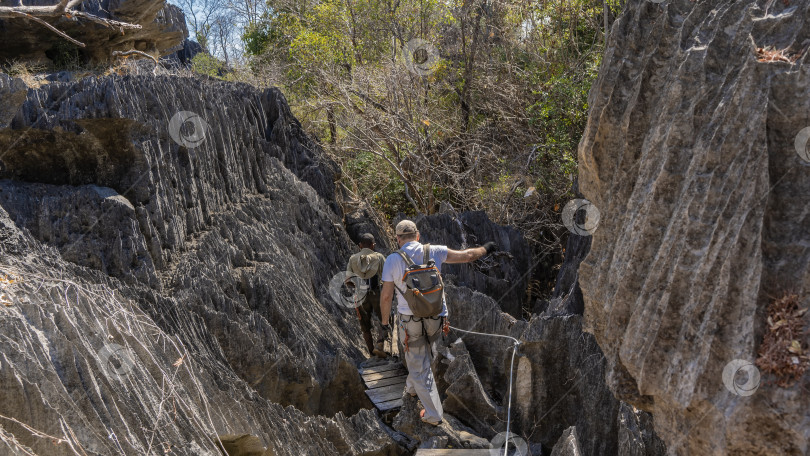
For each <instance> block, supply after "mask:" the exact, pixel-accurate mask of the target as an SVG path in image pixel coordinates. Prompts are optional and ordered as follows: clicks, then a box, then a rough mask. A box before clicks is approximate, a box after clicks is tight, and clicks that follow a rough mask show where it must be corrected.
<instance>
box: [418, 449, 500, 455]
mask: <svg viewBox="0 0 810 456" xmlns="http://www.w3.org/2000/svg"><path fill="white" fill-rule="evenodd" d="M489 451H490V450H486V449H484V450H465V449H463V448H460V449H456V448H453V449H451V450H428V449H424V448H423V449H421V450H416V456H490V455H491V454H492V453H490V452H489ZM501 451H503V450H501Z"/></svg>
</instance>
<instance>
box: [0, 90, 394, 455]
mask: <svg viewBox="0 0 810 456" xmlns="http://www.w3.org/2000/svg"><path fill="white" fill-rule="evenodd" d="M18 106H19V107H18V109H17V110H16V112H14V113H13V120H11V122H10V125H8V126H6V127H4V128H0V143H2V150H4V151H5V152H4V154H3V155H2V157H0V160H2V161H3V163H4V165H5V166H4V169H3V170H2V178H0V271H2V272H0V277H4V276H6V275H8V276H11V277H14V278H15V279H20V280H21V282H19V283H18V284H14V285H13V286H9V287H7V286H5V285H3V286H4V289H3V290H2V293H4V295H5V296H6V297H7V298H8V302H9V303H10V305H0V328H1V329H2V330H1V331H0V378H1V379H2V384H3V388H0V416H3V417H9V418H13V419H15V420H18V421H19V422H20V423H23V424H24V425H27V426H30V427H31V428H32V429H36V430H37V432H42V433H45V434H48V435H53V436H55V437H57V438H63V439H65V440H66V441H68V440H69V441H70V442H71V444H72V445H74V446H77V445H78V446H81V447H82V449H83V450H84V451H85V452H86V453H87V454H88V455H107V454H116V453H120V452H122V451H123V453H125V454H147V453H150V452H161V453H163V452H164V451H169V450H171V452H173V453H175V454H187V455H202V454H220V453H221V451H222V449H221V448H218V445H219V444H218V443H217V442H216V441H215V439H214V438H213V436H217V435H245V434H249V435H252V436H255V437H256V438H257V439H259V440H260V441H261V445H262V446H264V447H266V448H267V449H268V451H271V452H272V453H270V454H277V455H296V456H297V455H301V454H307V455H310V454H312V455H317V454H323V455H334V454H350V455H359V454H363V455H394V454H402V453H403V452H404V451H405V450H404V448H403V446H402V443H407V441H408V439H407V438H406V437H404V436H402V435H401V434H398V433H396V432H394V431H391V430H390V428H388V427H387V426H386V425H385V424H384V423H383V422H382V421H381V419H380V417H379V416H378V415H377V414H376V413H375V412H372V411H371V410H368V409H370V408H371V403H370V401H369V400H368V398H367V397H366V395H365V393H364V387H363V384H362V381H361V379H360V376H359V374H358V372H357V368H356V365H357V362H358V361H359V360H360V359H362V357H363V355H362V352H361V346H362V338H361V336H360V331H359V325H358V323H357V317H356V315H355V313H354V309H353V308H350V307H346V306H342V305H339V304H338V303H336V302H334V301H333V300H332V299H331V298H330V297H329V290H328V283H329V279H330V278H331V277H332V276H333V275H334V274H336V273H337V272H339V271H342V270H344V268H345V262H346V259H347V258H348V256H349V255H350V254H351V253H352V252H353V246H352V245H351V241H350V240H349V237H348V236H347V234H346V232H345V231H344V230H343V228H342V224H341V214H340V213H339V211H338V209H337V204H336V202H335V200H334V184H333V181H332V175H333V174H332V173H333V169H334V164H332V163H331V162H329V161H328V159H326V158H325V157H323V156H322V154H321V151H320V149H318V147H317V145H316V144H315V143H313V142H312V141H311V140H310V139H309V138H308V137H307V136H306V135H305V134H304V133H303V132H302V130H301V128H300V125H299V124H298V122H297V121H296V120H295V119H294V118H293V117H292V114H291V113H290V111H289V107H288V106H287V104H286V101H285V100H284V97H283V96H282V95H281V93H280V92H279V91H278V90H275V89H269V90H256V89H254V88H251V87H249V86H246V85H241V84H224V83H214V82H206V81H200V80H197V79H192V78H179V77H132V76H130V77H117V76H116V77H106V78H87V79H83V80H80V81H77V82H69V83H59V82H56V83H53V84H48V85H46V86H43V87H41V88H39V89H32V90H29V91H28V92H27V98H26V99H25V100H24V101H23V102H22V103H21V104H19V105H18ZM181 112H194V113H196V114H197V115H198V117H191V118H187V119H186V120H187V121H186V122H185V123H184V122H182V121H179V122H178V121H177V120H174V121H173V120H172V119H174V118H175V116H176V115H178V113H181ZM201 121H204V122H201ZM198 127H199V130H198V129H197V128H198ZM198 134H199V135H198ZM4 302H5V301H4ZM348 415H351V416H348ZM0 426H2V430H0V441H2V445H4V446H5V447H10V448H22V447H30V448H31V449H32V450H33V451H35V452H36V453H37V454H55V455H61V454H73V453H72V452H71V450H70V448H69V445H68V444H67V442H63V443H62V444H60V445H59V446H54V445H53V443H52V441H51V440H50V439H41V438H37V437H35V436H34V435H33V434H32V432H31V431H30V430H29V429H27V428H25V427H24V426H23V425H21V424H19V423H16V422H13V421H8V420H4V419H3V418H0ZM20 451H22V450H20Z"/></svg>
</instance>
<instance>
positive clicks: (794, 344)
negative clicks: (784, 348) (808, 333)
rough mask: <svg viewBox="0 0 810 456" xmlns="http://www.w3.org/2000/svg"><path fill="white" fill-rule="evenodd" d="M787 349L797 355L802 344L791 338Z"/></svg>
mask: <svg viewBox="0 0 810 456" xmlns="http://www.w3.org/2000/svg"><path fill="white" fill-rule="evenodd" d="M788 351H789V352H791V353H795V354H797V355H801V354H802V344H800V343H799V341H798V340H792V341H790V347H789V348H788Z"/></svg>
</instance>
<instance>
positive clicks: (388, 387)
mask: <svg viewBox="0 0 810 456" xmlns="http://www.w3.org/2000/svg"><path fill="white" fill-rule="evenodd" d="M364 364H366V365H365V366H364V367H361V368H360V369H359V371H360V376H361V377H362V378H363V382H364V383H365V384H366V395H367V396H368V398H369V399H371V402H373V403H374V406H375V407H377V410H379V411H381V412H385V411H388V410H393V409H397V408H399V407H402V392H403V391H405V379H406V378H407V377H408V371H407V370H406V369H405V367H404V366H403V365H402V363H401V362H399V361H398V360H395V359H393V358H387V359H379V360H377V359H370V360H368V361H366V362H365V363H364Z"/></svg>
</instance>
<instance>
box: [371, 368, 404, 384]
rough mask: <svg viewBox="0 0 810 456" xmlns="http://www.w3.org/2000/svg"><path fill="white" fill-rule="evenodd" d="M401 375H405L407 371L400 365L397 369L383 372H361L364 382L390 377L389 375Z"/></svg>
mask: <svg viewBox="0 0 810 456" xmlns="http://www.w3.org/2000/svg"><path fill="white" fill-rule="evenodd" d="M403 375H405V376H407V375H408V371H407V370H405V368H404V367H401V366H400V367H399V368H397V369H392V370H389V371H385V372H377V373H374V374H362V376H363V381H364V382H369V381H372V380H381V379H384V378H390V377H401V376H403Z"/></svg>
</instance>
